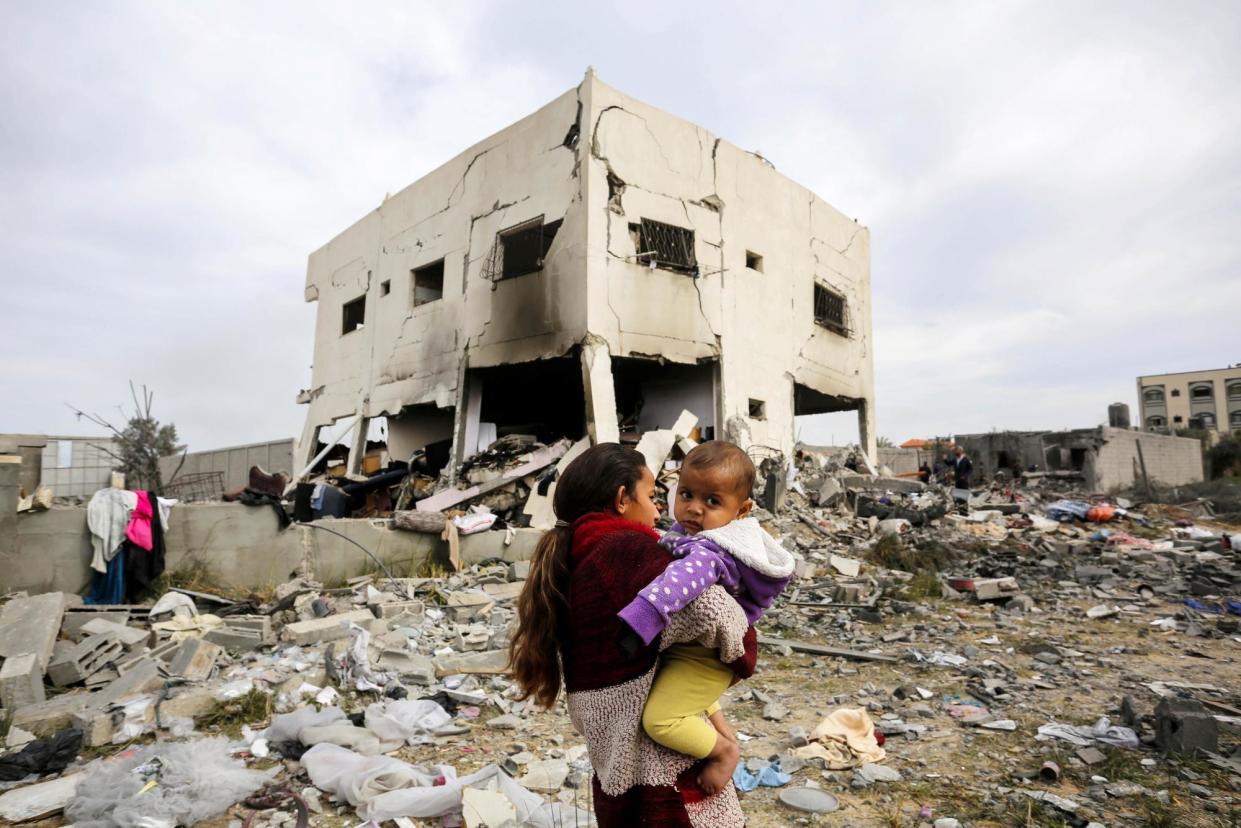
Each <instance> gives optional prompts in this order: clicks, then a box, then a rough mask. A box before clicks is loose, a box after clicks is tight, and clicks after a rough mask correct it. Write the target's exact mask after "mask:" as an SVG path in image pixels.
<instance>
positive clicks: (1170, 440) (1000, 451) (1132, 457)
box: [955, 426, 1204, 493]
mask: <svg viewBox="0 0 1241 828" xmlns="http://www.w3.org/2000/svg"><path fill="white" fill-rule="evenodd" d="M955 440H956V443H957V445H959V446H961V447H963V448H964V449H965V450H966V451H967V452H968V453H969V455H970V457H971V458H972V460H973V463H974V468H975V470H976V471H977V472H978V474H979V475H980V476H981V478H983V479H994V478H995V477H996V476H997V475H1000V474H1002V475H1005V476H1007V477H1008V478H1010V479H1012V478H1016V477H1020V476H1022V475H1028V474H1029V473H1031V472H1035V473H1038V474H1046V473H1050V474H1053V475H1059V476H1066V477H1076V478H1078V479H1080V480H1081V481H1082V483H1083V485H1084V486H1085V487H1086V489H1087V490H1089V491H1092V492H1105V493H1111V492H1117V491H1121V490H1124V489H1128V488H1131V487H1134V486H1137V485H1139V484H1142V483H1144V482H1145V480H1147V479H1149V480H1150V482H1152V483H1159V484H1161V485H1164V486H1186V485H1189V484H1191V483H1201V482H1202V480H1203V477H1204V475H1203V464H1202V442H1201V441H1199V440H1195V439H1190V438H1187V437H1172V436H1170V435H1166V434H1150V433H1146V434H1143V433H1142V432H1140V431H1134V430H1130V429H1123V428H1112V427H1110V426H1099V427H1097V428H1079V429H1072V430H1069V431H995V432H991V433H988V434H958V435H956V437H955Z"/></svg>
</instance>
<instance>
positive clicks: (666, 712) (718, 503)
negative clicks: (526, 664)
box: [618, 441, 793, 794]
mask: <svg viewBox="0 0 1241 828" xmlns="http://www.w3.org/2000/svg"><path fill="white" fill-rule="evenodd" d="M754 477H755V473H754V464H753V463H752V462H751V461H750V458H749V457H748V456H746V453H745V452H744V451H742V450H741V449H740V448H738V447H737V446H735V445H733V444H732V443H723V442H718V441H711V442H706V443H703V444H701V445H699V446H697V447H695V448H694V449H693V450H692V451H690V453H689V454H688V455H686V457H685V462H684V463H682V464H681V478H680V481H679V483H678V484H677V487H676V494H675V500H674V503H673V504H672V513H673V516H674V517H675V518H676V521H677V522H676V525H674V526H673V527H672V531H670V532H668V533H667V534H665V535H664V537H663V539H662V540H661V541H660V543H661V544H662V545H663V546H664V547H665V548H666V549H668V551H670V552H671V553H672V555H673V557H674V558H676V559H677V560H675V561H673V562H672V563H671V564H669V565H668V568H667V569H665V570H664V573H663V574H662V575H660V576H659V577H658V578H656V579H655V580H654V581H652V582H651V583H650V584H648V585H647V586H646V587H645V588H644V589H643V590H642V591H641V592H640V593H639V594H638V596H637V597H636V598H634V600H633V601H632V602H630V604H629V605H628V606H626V607H625V608H624V609H622V610H621V611H620V613H618V614H619V616H620V618H621V620H622V621H624V622H625V624H627V625H628V627H629V628H630V629H631V630H632V631H633V633H634V634H635V635H636V636H637V637H638V638H640V639H641V640H642V643H643V644H650V643H651V642H652V641H653V640H654V639H655V637H656V636H658V635H659V633H660V632H662V631H663V629H664V627H666V626H667V625H668V619H669V617H670V616H671V615H672V613H674V612H676V611H677V610H679V609H681V608H682V607H684V606H685V605H686V604H688V603H689V602H690V601H692V600H694V599H695V598H697V597H698V596H699V595H701V594H702V593H703V592H704V591H705V590H706V589H707V588H708V587H709V586H711V585H712V584H717V583H718V584H719V585H720V586H722V587H724V588H725V589H727V590H728V591H729V593H730V594H732V596H733V597H734V598H735V599H736V601H737V603H738V604H739V605H740V606H741V609H742V610H743V611H744V612H745V615H746V618H747V619H748V620H749V622H750V624H751V625H753V624H754V623H755V622H756V621H757V620H758V619H759V618H760V617H761V616H762V614H763V611H764V610H766V609H767V608H768V607H770V606H771V604H772V602H773V601H775V600H776V596H778V595H779V594H780V592H781V591H783V589H784V587H785V586H787V585H788V582H789V578H790V577H792V574H793V556H792V555H791V554H790V553H789V552H788V550H786V549H785V548H784V547H782V546H781V545H780V544H778V543H776V542H775V540H774V539H773V538H772V537H771V535H769V534H767V532H766V531H765V530H764V529H763V528H762V527H761V526H759V525H758V521H757V520H755V519H754V518H752V517H748V515H749V513H750V510H751V509H752V508H754V501H753V500H751V499H750V493H751V492H752V491H753V489H754ZM633 643H634V644H635V645H636V642H633ZM732 677H733V673H732V671H731V670H729V669H728V668H727V667H725V666H724V665H723V664H722V663H721V662H720V660H719V657H718V654H717V653H716V652H715V651H714V650H709V649H707V648H706V647H703V646H701V645H697V644H676V645H673V646H671V647H669V648H668V649H667V650H665V651H664V653H663V657H662V660H661V662H660V665H659V671H658V672H657V673H656V675H655V683H654V685H653V686H652V687H651V692H650V695H649V696H648V697H647V701H646V709H645V710H644V711H643V713H642V727H643V729H645V730H646V733H647V735H648V736H650V737H651V738H652V739H653V740H655V741H656V742H658V743H659V744H661V745H663V746H664V747H666V748H669V749H671V750H675V751H677V752H678V753H684V754H687V755H689V756H694V757H696V758H698V759H705V760H707V761H706V765H705V766H704V767H703V769H702V772H701V774H700V775H699V778H698V784H699V785H700V786H701V787H702V789H703V790H704V791H705V792H706V793H708V794H714V793H717V792H718V791H720V790H721V789H722V788H723V787H724V786H725V785H726V784H728V780H729V778H731V777H732V774H733V770H734V769H735V768H736V767H737V761H738V760H739V758H740V755H741V753H740V750H739V748H738V747H737V738H736V733H734V732H733V729H732V728H731V727H729V725H728V723H727V722H726V721H725V720H724V715H723V713H721V712H720V705H719V698H720V696H721V695H722V694H723V692H724V691H725V690H727V689H728V687H729V685H730V684H731V683H732ZM704 714H705V715H706V716H707V717H708V719H709V720H710V724H708V723H707V722H706V721H704V720H703V718H702V717H703V715H704Z"/></svg>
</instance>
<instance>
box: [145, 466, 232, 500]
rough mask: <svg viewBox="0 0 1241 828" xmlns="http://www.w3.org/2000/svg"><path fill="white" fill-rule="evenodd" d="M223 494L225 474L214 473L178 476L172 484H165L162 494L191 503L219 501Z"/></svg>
mask: <svg viewBox="0 0 1241 828" xmlns="http://www.w3.org/2000/svg"><path fill="white" fill-rule="evenodd" d="M223 493H224V472H218V471H213V472H198V473H196V474H182V475H178V476H177V478H176V479H175V480H173V481H172V482H171V483H165V484H164V490H163V491H162V492H161V493H160V494H163V495H165V496H167V497H175V498H176V499H177V500H182V501H185V502H187V503H189V502H193V501H204V500H219V499H220V495H222V494H223Z"/></svg>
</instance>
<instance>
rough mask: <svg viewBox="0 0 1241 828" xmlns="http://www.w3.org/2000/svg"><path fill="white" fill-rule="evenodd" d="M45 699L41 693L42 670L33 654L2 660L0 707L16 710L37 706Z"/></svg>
mask: <svg viewBox="0 0 1241 828" xmlns="http://www.w3.org/2000/svg"><path fill="white" fill-rule="evenodd" d="M46 698H47V697H46V696H45V695H44V692H43V670H41V669H40V668H39V659H38V657H37V656H36V655H35V654H34V653H23V654H21V655H18V656H12V657H11V658H7V659H5V660H4V666H3V667H0V707H3V708H4V709H6V710H16V709H17V708H19V707H22V706H23V705H27V704H37V703H38V702H41V701H43V700H44V699H46Z"/></svg>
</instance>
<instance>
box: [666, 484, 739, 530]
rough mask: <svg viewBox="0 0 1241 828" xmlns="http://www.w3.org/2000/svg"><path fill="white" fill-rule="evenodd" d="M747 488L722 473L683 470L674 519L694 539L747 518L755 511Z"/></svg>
mask: <svg viewBox="0 0 1241 828" xmlns="http://www.w3.org/2000/svg"><path fill="white" fill-rule="evenodd" d="M744 488H745V485H744V484H742V483H739V482H738V481H737V479H736V478H735V477H734V476H732V475H730V474H728V473H727V472H726V471H725V470H723V469H713V468H705V469H703V468H690V469H685V468H683V469H682V470H681V479H680V481H679V482H678V483H677V497H676V503H675V504H674V505H673V507H672V516H673V517H675V518H676V519H677V523H679V524H681V528H682V529H684V530H685V531H686V532H688V533H689V534H691V535H696V534H698V533H699V532H701V531H703V530H704V529H718V528H720V527H721V526H723V525H724V524H726V523H732V522H733V521H734V520H737V519H738V518H742V517H745V516H746V515H748V514H749V513H750V509H752V508H753V507H754V501H752V500H750V497H749V492H742V491H741V490H742V489H744Z"/></svg>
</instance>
